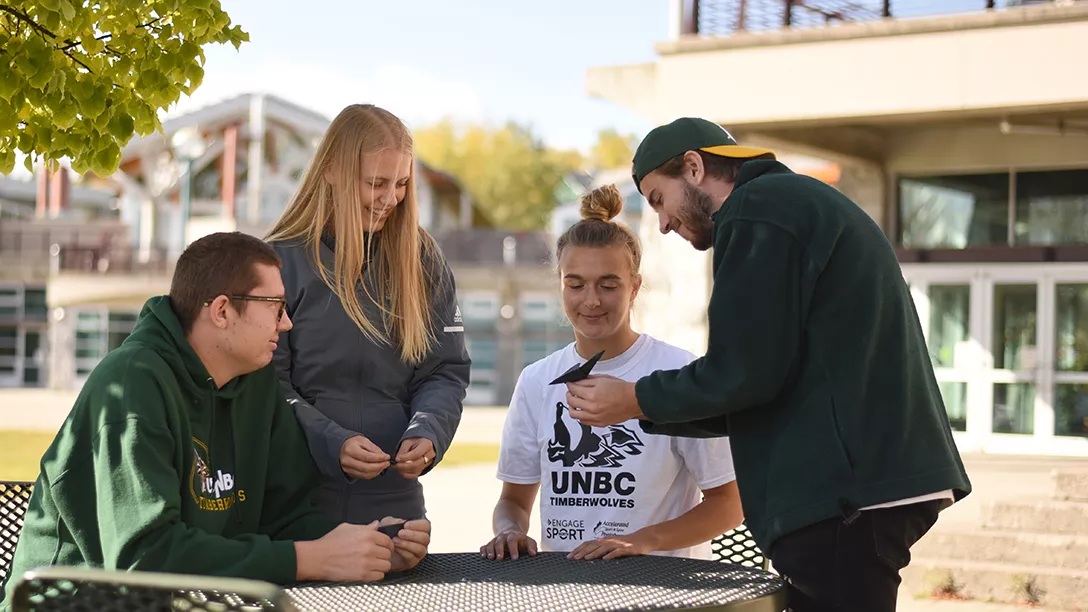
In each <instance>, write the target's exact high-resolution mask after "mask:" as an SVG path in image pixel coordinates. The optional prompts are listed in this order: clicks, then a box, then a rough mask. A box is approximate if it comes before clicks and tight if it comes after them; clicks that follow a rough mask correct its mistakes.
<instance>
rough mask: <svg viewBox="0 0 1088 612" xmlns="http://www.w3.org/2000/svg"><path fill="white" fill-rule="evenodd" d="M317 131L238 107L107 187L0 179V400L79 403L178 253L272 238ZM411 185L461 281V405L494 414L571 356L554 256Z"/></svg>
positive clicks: (146, 154) (153, 138)
mask: <svg viewBox="0 0 1088 612" xmlns="http://www.w3.org/2000/svg"><path fill="white" fill-rule="evenodd" d="M328 124H329V120H328V119H327V118H325V117H323V116H321V115H319V114H317V113H314V112H312V111H310V110H308V109H305V108H302V107H299V106H297V105H295V104H292V103H290V102H287V101H285V100H282V99H280V98H277V97H275V96H269V95H260V94H246V95H241V96H237V97H234V98H231V99H229V100H225V101H223V102H221V103H218V104H213V105H211V106H208V107H205V108H202V109H199V110H196V111H194V112H191V113H188V114H184V115H181V116H178V117H175V118H172V119H169V120H167V121H165V122H164V123H163V133H162V134H152V135H149V136H146V137H143V138H137V139H134V140H133V141H132V142H130V143H129V144H128V145H127V146H126V147H125V149H124V151H123V157H122V162H121V166H120V169H119V170H118V171H117V172H116V173H114V174H113V175H111V176H106V177H99V176H84V177H75V175H73V174H72V173H71V171H70V170H68V169H66V168H60V169H59V170H56V171H46V170H45V169H44V168H39V169H38V171H37V172H36V174H35V176H34V179H33V180H31V181H21V180H17V179H13V178H7V177H0V261H2V264H3V265H2V272H0V386H47V385H48V386H51V387H54V388H75V387H79V386H80V385H81V384H82V382H83V380H84V379H85V378H86V376H87V375H88V374H89V373H90V372H91V370H92V369H93V368H94V366H95V365H97V363H98V362H99V360H101V359H102V357H103V356H105V354H106V353H107V352H109V351H110V350H113V349H114V348H116V347H117V346H119V345H120V344H121V342H123V341H124V339H125V338H126V337H127V336H128V334H129V333H130V332H131V331H132V328H133V326H134V324H135V321H136V318H137V315H138V313H139V309H140V307H141V306H142V304H143V303H144V301H146V300H147V298H149V297H151V296H153V295H157V294H162V293H165V292H166V291H167V290H168V288H169V284H170V276H171V273H172V270H173V262H174V261H175V260H176V258H177V256H178V254H179V253H180V252H181V251H182V250H183V249H184V247H185V245H187V244H188V243H189V242H191V241H193V240H195V239H197V238H199V237H200V236H204V235H207V234H209V233H211V232H216V231H234V230H238V231H243V232H246V233H250V234H253V235H256V236H263V235H264V234H265V233H266V232H267V230H268V229H269V228H270V227H271V225H272V223H273V222H274V221H275V220H276V219H277V218H278V217H279V215H280V214H281V213H282V212H283V210H284V208H285V206H286V205H287V203H288V201H289V199H290V197H291V196H292V195H293V193H294V191H295V188H296V187H297V185H298V183H299V181H300V179H301V177H302V174H303V173H304V171H305V169H306V166H307V164H308V163H309V161H310V158H311V156H312V155H313V152H314V150H315V148H316V145H317V143H318V141H319V140H320V138H321V136H322V134H323V133H324V131H325V129H326V128H327V126H328ZM186 139H188V141H189V142H188V146H185V143H184V142H183V141H184V140H186ZM194 142H195V143H196V145H197V146H195V147H194V146H192V145H193V144H194ZM185 148H188V149H191V151H185V150H183V149H185ZM194 151H195V155H194V154H193V152H194ZM186 153H188V154H189V155H192V157H191V158H186V157H185V154H186ZM415 175H416V185H417V194H418V197H419V205H420V222H421V225H422V226H423V227H425V228H426V229H427V230H428V231H430V232H431V233H432V235H434V236H435V238H436V239H437V240H438V242H439V245H440V246H441V247H442V249H443V250H444V251H445V252H446V254H447V257H448V258H449V260H450V263H451V266H452V267H453V270H454V274H455V276H456V278H457V280H458V288H459V292H458V293H459V296H460V300H461V310H462V313H463V314H464V316H465V321H466V328H468V329H469V333H468V336H467V338H468V344H469V351H470V353H471V354H472V356H473V359H474V366H473V370H472V385H471V387H470V389H469V394H468V403H470V404H471V403H475V404H503V403H505V402H506V401H507V400H508V399H509V396H510V393H512V390H513V385H514V382H515V381H516V378H517V374H518V373H519V372H520V367H516V365H517V364H520V363H527V362H528V361H527V360H529V361H531V360H532V359H535V358H539V357H542V356H543V355H544V354H546V353H547V352H548V351H550V350H551V349H552V348H554V347H556V346H559V345H561V343H565V342H566V341H569V337H570V333H569V328H567V329H566V330H565V332H566V335H565V336H564V335H563V334H564V329H563V328H562V326H561V313H560V312H559V309H558V306H557V297H556V295H555V288H556V286H557V285H556V284H555V278H554V270H553V268H552V267H551V263H550V262H551V255H550V251H549V248H548V243H549V240H548V238H547V236H546V234H545V233H543V232H538V233H524V234H516V235H515V234H511V233H510V232H504V231H502V230H499V229H495V228H493V227H492V226H491V223H490V221H489V220H488V219H487V217H486V215H484V214H483V213H482V212H481V211H480V210H479V209H478V208H477V207H476V206H475V205H474V204H473V202H472V198H471V197H470V195H469V194H468V193H467V192H466V191H465V190H464V189H463V188H462V186H461V184H460V183H459V182H458V180H457V178H456V177H454V176H451V175H449V174H447V173H443V172H441V171H439V170H437V169H435V168H431V167H429V166H427V165H426V164H423V163H422V162H419V161H418V160H417V162H416V169H415ZM557 313H559V317H557V316H556V314H557ZM560 338H562V339H560Z"/></svg>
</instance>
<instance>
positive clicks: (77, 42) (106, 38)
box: [60, 34, 113, 51]
mask: <svg viewBox="0 0 1088 612" xmlns="http://www.w3.org/2000/svg"><path fill="white" fill-rule="evenodd" d="M111 38H113V34H103V35H102V36H95V38H94V39H95V40H109V39H111ZM65 42H67V43H68V44H67V45H64V46H63V47H60V50H61V51H67V50H68V49H71V48H72V47H78V46H79V45H82V44H83V40H82V39H80V40H77V41H75V42H73V41H70V40H69V41H65Z"/></svg>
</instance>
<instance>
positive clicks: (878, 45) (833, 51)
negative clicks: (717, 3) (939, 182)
mask: <svg viewBox="0 0 1088 612" xmlns="http://www.w3.org/2000/svg"><path fill="white" fill-rule="evenodd" d="M658 49H659V51H661V52H662V53H663V55H662V56H661V58H660V59H659V60H658V61H657V62H656V63H655V64H644V65H638V66H617V67H610V68H600V69H593V70H591V71H590V72H589V73H588V75H587V77H588V82H587V89H588V90H589V91H590V93H591V94H593V95H596V96H599V97H602V98H605V99H609V100H612V101H614V102H617V103H619V104H622V105H623V106H625V107H627V108H630V109H632V110H634V111H636V112H640V113H643V114H645V115H647V116H648V117H650V118H652V119H654V120H655V121H656V122H658V123H660V122H662V121H665V120H667V119H671V118H675V117H678V116H684V115H697V116H701V117H707V118H709V119H713V120H716V121H719V122H721V123H723V124H724V125H728V126H730V127H735V128H739V127H742V126H746V125H747V126H758V125H771V124H777V123H783V122H787V123H788V122H819V121H827V120H829V119H845V118H886V117H892V116H898V117H901V118H911V117H917V116H921V115H931V114H939V113H964V112H978V113H992V112H993V110H994V109H1002V108H1019V109H1032V108H1034V109H1038V108H1044V107H1054V108H1059V107H1062V106H1063V105H1077V104H1083V103H1085V101H1088V62H1084V61H1077V60H1075V59H1073V58H1084V57H1088V4H1083V3H1077V4H1076V5H1073V6H1069V7H1032V8H1021V9H1017V10H1008V11H998V12H994V13H983V14H975V15H960V16H952V17H941V18H930V19H925V20H892V21H888V22H875V23H866V24H847V25H841V26H835V27H829V28H814V29H811V30H792V31H791V30H783V31H781V32H772V33H761V34H737V35H734V36H729V37H723V38H706V37H704V38H695V39H684V40H680V41H675V42H672V43H668V44H662V45H659V47H658Z"/></svg>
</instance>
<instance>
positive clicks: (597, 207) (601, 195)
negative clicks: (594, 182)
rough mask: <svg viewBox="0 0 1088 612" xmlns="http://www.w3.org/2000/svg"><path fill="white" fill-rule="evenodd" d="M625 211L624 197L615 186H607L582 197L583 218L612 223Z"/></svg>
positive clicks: (581, 211)
mask: <svg viewBox="0 0 1088 612" xmlns="http://www.w3.org/2000/svg"><path fill="white" fill-rule="evenodd" d="M621 210H623V196H621V195H620V190H619V189H616V186H615V185H605V186H604V187H598V188H596V189H594V190H593V191H590V192H589V193H587V194H585V195H583V196H582V209H581V210H580V211H579V212H580V213H581V214H582V218H583V219H586V220H587V221H588V220H597V221H611V220H612V219H614V218H615V217H616V216H617V215H619V214H620V211H621Z"/></svg>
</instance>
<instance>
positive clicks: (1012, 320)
mask: <svg viewBox="0 0 1088 612" xmlns="http://www.w3.org/2000/svg"><path fill="white" fill-rule="evenodd" d="M903 269H904V276H905V278H906V279H907V282H908V283H909V284H910V286H911V292H912V294H913V296H914V299H915V303H916V305H917V307H918V314H919V318H920V320H921V322H922V327H923V330H924V332H925V335H926V342H927V344H928V346H929V352H930V358H931V359H932V361H933V366H934V372H935V374H936V377H937V381H938V383H939V384H940V387H941V394H942V396H943V398H944V402H945V408H946V410H947V411H948V416H949V421H950V423H951V425H952V428H953V430H954V435H955V437H956V441H957V444H959V446H960V448H961V450H964V451H983V452H993V453H1015V454H1058V455H1080V456H1088V266H1084V265H1080V264H1077V265H1065V264H1047V265H1025V264H975V265H934V264H929V265H918V264H908V265H904V266H903Z"/></svg>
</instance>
